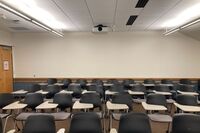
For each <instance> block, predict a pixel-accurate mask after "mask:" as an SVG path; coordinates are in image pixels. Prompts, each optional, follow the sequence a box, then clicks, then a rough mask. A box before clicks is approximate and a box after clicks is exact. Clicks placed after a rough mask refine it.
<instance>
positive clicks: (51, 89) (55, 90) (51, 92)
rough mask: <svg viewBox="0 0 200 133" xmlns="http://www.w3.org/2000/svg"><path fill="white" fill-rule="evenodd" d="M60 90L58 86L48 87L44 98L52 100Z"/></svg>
mask: <svg viewBox="0 0 200 133" xmlns="http://www.w3.org/2000/svg"><path fill="white" fill-rule="evenodd" d="M60 90H61V88H60V86H58V85H48V86H47V88H46V91H48V93H47V95H46V98H52V97H54V95H55V94H56V93H58V92H59V91H60Z"/></svg>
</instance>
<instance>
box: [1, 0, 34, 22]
mask: <svg viewBox="0 0 200 133" xmlns="http://www.w3.org/2000/svg"><path fill="white" fill-rule="evenodd" d="M0 7H1V8H3V9H5V10H7V11H9V12H11V13H13V14H16V15H17V16H19V17H22V18H24V19H26V20H29V21H30V20H31V18H29V17H28V16H26V15H24V14H22V13H20V12H18V11H17V10H15V9H12V8H10V7H9V6H7V5H5V4H3V3H0Z"/></svg>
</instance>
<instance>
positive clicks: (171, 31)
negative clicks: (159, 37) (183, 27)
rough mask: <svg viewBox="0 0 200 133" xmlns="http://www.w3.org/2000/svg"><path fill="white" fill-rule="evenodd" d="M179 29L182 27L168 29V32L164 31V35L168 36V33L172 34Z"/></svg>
mask: <svg viewBox="0 0 200 133" xmlns="http://www.w3.org/2000/svg"><path fill="white" fill-rule="evenodd" d="M179 30H180V28H175V29H172V30H169V31H166V32H165V33H164V35H165V36H167V35H169V34H172V33H174V32H176V31H179Z"/></svg>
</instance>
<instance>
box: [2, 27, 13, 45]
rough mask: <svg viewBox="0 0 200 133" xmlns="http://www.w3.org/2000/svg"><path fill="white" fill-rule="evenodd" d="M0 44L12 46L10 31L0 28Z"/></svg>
mask: <svg viewBox="0 0 200 133" xmlns="http://www.w3.org/2000/svg"><path fill="white" fill-rule="evenodd" d="M0 45H7V46H12V35H11V33H10V32H8V31H3V30H0Z"/></svg>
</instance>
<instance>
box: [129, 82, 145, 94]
mask: <svg viewBox="0 0 200 133" xmlns="http://www.w3.org/2000/svg"><path fill="white" fill-rule="evenodd" d="M131 90H132V91H139V92H146V88H145V86H144V85H140V84H139V85H136V86H133V87H132V88H131Z"/></svg>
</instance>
